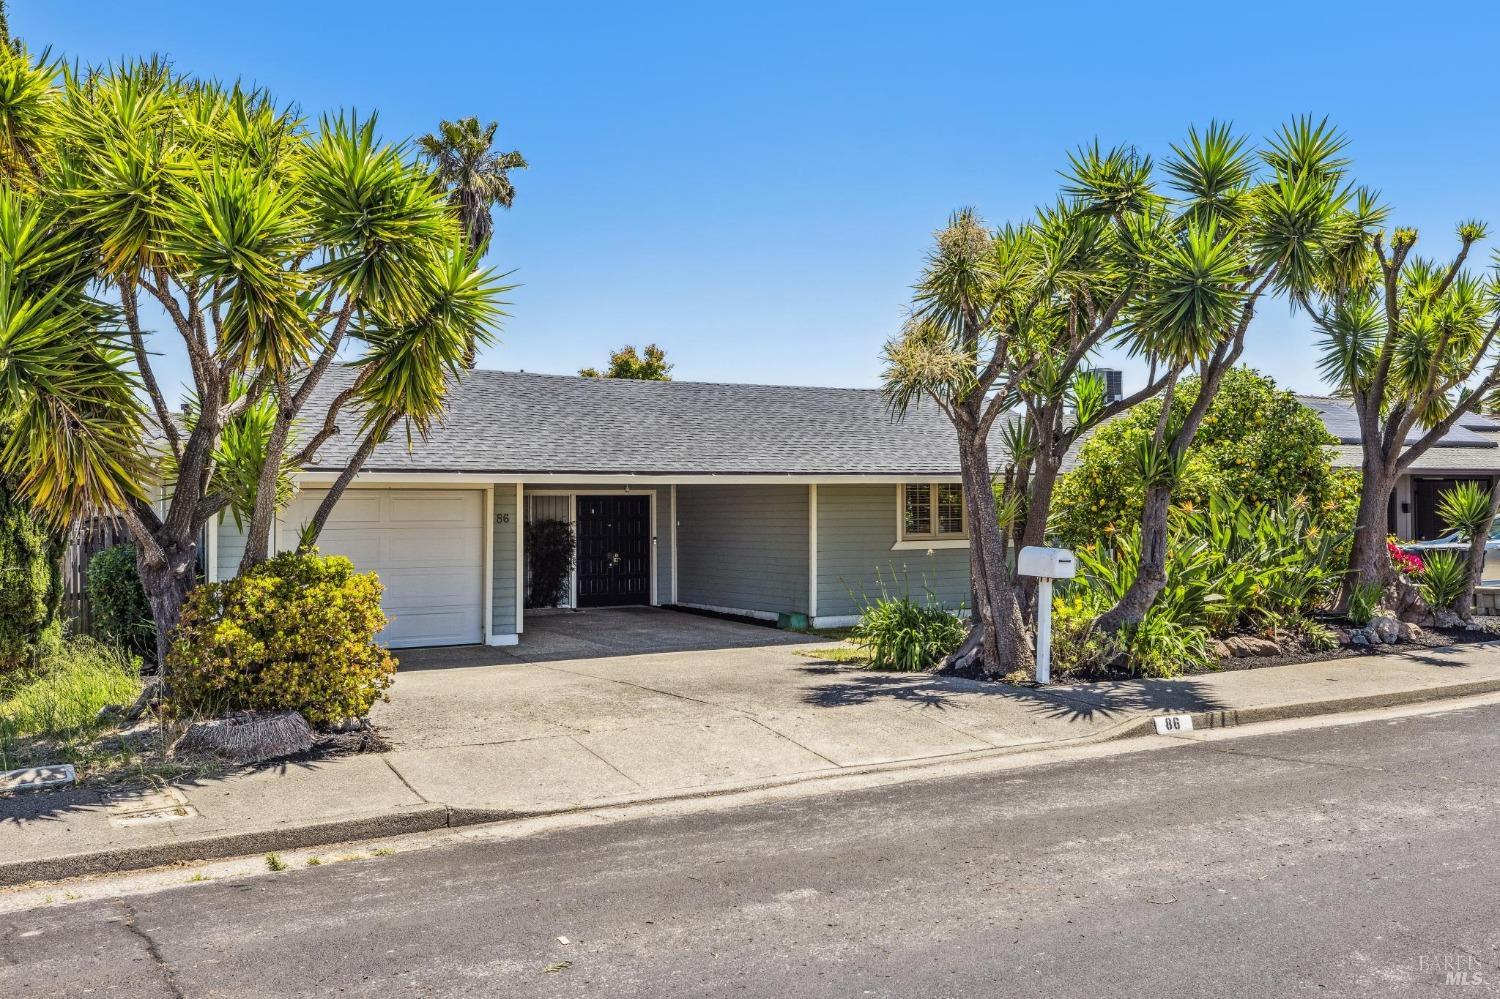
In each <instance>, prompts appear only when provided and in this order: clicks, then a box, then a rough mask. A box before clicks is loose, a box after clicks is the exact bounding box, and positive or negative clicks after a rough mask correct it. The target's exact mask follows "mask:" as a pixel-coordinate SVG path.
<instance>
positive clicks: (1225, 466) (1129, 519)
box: [1051, 367, 1359, 548]
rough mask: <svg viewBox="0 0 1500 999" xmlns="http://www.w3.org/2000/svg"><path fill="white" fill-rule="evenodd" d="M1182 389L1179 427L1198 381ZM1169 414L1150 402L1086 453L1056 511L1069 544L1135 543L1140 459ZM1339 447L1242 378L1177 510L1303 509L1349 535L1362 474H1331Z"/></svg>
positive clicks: (1212, 419) (1269, 385)
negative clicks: (1214, 505) (1126, 537)
mask: <svg viewBox="0 0 1500 999" xmlns="http://www.w3.org/2000/svg"><path fill="white" fill-rule="evenodd" d="M1181 388H1182V391H1180V392H1178V393H1176V394H1175V397H1174V399H1173V405H1174V406H1175V407H1176V408H1177V410H1178V412H1177V413H1175V414H1173V416H1172V417H1171V419H1174V420H1181V419H1182V418H1183V417H1184V416H1185V415H1186V410H1187V408H1188V406H1189V404H1190V402H1191V401H1192V400H1193V399H1195V398H1197V386H1196V385H1194V384H1192V381H1191V380H1188V381H1185V382H1184V384H1183V385H1182V386H1181ZM1161 410H1162V401H1161V400H1159V399H1156V400H1151V401H1149V402H1146V403H1144V404H1142V405H1141V406H1139V407H1137V408H1136V409H1135V410H1134V411H1132V412H1131V413H1129V414H1127V415H1125V416H1122V417H1120V418H1119V419H1118V420H1115V421H1113V422H1111V423H1109V424H1108V425H1106V426H1103V427H1100V428H1099V430H1098V431H1096V432H1095V433H1094V434H1093V435H1092V436H1090V437H1089V439H1088V440H1087V441H1086V442H1085V443H1084V444H1083V446H1082V448H1081V449H1080V450H1079V453H1078V462H1077V464H1076V466H1075V467H1074V468H1073V469H1072V470H1070V471H1069V472H1067V473H1066V474H1065V475H1063V477H1062V480H1061V482H1060V483H1059V484H1058V488H1057V495H1056V499H1055V501H1054V503H1053V516H1052V524H1051V532H1052V534H1053V535H1054V537H1055V538H1056V539H1057V540H1058V541H1059V542H1060V543H1061V544H1063V545H1064V546H1066V547H1069V548H1081V547H1083V546H1085V545H1090V544H1094V543H1096V542H1099V541H1103V540H1107V539H1109V538H1111V537H1113V536H1115V535H1123V534H1125V533H1128V532H1129V531H1130V529H1131V528H1132V526H1133V525H1134V524H1136V523H1137V522H1138V521H1139V520H1140V516H1141V508H1142V505H1143V503H1144V500H1145V486H1144V483H1143V482H1142V481H1141V477H1140V475H1139V470H1138V468H1137V467H1136V461H1135V456H1136V454H1138V453H1139V451H1140V449H1141V447H1142V446H1143V445H1144V444H1146V443H1147V442H1148V441H1150V440H1151V438H1152V436H1153V434H1154V433H1155V430H1156V426H1157V424H1158V423H1159V422H1160V419H1161ZM1337 443H1338V440H1337V439H1336V438H1335V437H1334V436H1333V435H1332V434H1330V433H1329V432H1328V430H1327V429H1326V428H1325V427H1324V426H1323V421H1322V419H1321V418H1320V417H1319V416H1318V414H1317V412H1315V411H1314V410H1312V409H1310V408H1309V407H1307V406H1304V405H1303V404H1302V403H1301V402H1299V401H1298V400H1297V397H1296V396H1295V395H1293V394H1292V393H1291V392H1288V391H1285V390H1283V389H1279V388H1277V387H1276V383H1275V382H1274V381H1272V380H1271V379H1270V378H1267V377H1265V376H1263V375H1260V374H1259V373H1257V372H1255V371H1252V370H1251V369H1249V368H1244V367H1238V368H1234V369H1232V370H1230V371H1228V372H1226V373H1225V375H1224V380H1223V382H1222V384H1221V385H1220V388H1219V392H1218V394H1217V395H1216V396H1215V397H1214V400H1213V403H1212V404H1211V405H1210V406H1209V407H1208V412H1207V413H1206V414H1205V416H1204V418H1203V425H1202V427H1201V428H1200V429H1199V431H1198V433H1197V434H1196V435H1194V438H1193V443H1192V446H1191V447H1189V448H1188V449H1187V452H1186V460H1185V461H1184V462H1183V465H1182V468H1181V470H1180V472H1179V474H1178V477H1177V481H1176V484H1175V487H1174V489H1173V494H1172V495H1173V501H1174V503H1175V504H1176V505H1177V506H1180V507H1182V508H1183V509H1189V510H1190V509H1194V508H1197V509H1202V508H1204V507H1206V506H1207V505H1208V503H1209V500H1210V498H1211V497H1235V499H1236V501H1237V502H1240V503H1243V504H1245V505H1246V506H1247V507H1248V508H1251V509H1253V508H1256V507H1259V506H1262V505H1278V506H1289V505H1291V504H1293V503H1298V504H1300V505H1302V506H1305V508H1306V509H1307V510H1308V511H1309V514H1310V516H1311V518H1312V521H1313V522H1314V523H1317V524H1318V525H1319V526H1320V527H1321V528H1322V529H1325V530H1327V531H1329V532H1332V533H1334V534H1337V535H1343V534H1346V533H1347V532H1349V531H1350V530H1352V529H1353V527H1354V512H1355V507H1356V505H1357V503H1358V497H1359V472H1358V471H1357V470H1355V469H1336V468H1334V467H1333V446H1334V445H1336V444H1337Z"/></svg>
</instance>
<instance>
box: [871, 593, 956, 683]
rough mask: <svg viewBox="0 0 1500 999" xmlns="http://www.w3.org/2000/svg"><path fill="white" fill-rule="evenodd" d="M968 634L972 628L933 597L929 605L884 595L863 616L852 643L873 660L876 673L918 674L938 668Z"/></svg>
mask: <svg viewBox="0 0 1500 999" xmlns="http://www.w3.org/2000/svg"><path fill="white" fill-rule="evenodd" d="M966 634H968V625H967V624H965V622H964V621H962V620H960V619H959V618H958V617H955V616H954V614H953V613H952V612H951V611H950V610H949V609H948V608H946V607H944V606H942V605H941V604H939V603H937V602H936V601H935V600H934V599H933V597H932V595H931V594H928V599H927V602H926V603H925V604H918V603H917V602H915V601H914V600H912V599H911V597H909V596H900V597H893V596H890V595H882V596H881V597H880V599H878V600H876V601H875V602H874V603H871V604H868V605H867V606H866V607H865V608H864V610H863V611H862V612H861V613H860V615H859V623H858V624H856V625H855V626H854V630H853V631H852V632H851V633H850V635H849V640H850V641H852V642H853V643H854V644H855V645H856V646H858V647H859V648H860V649H861V650H862V651H863V652H864V653H865V654H866V655H867V656H868V657H869V662H870V666H871V667H872V668H873V669H884V670H895V671H896V672H898V673H917V672H921V671H922V670H927V669H931V668H932V667H933V666H936V665H937V664H938V662H940V661H941V660H942V658H943V657H944V656H946V655H947V654H948V653H950V652H952V651H953V650H954V649H956V648H958V647H959V645H961V644H962V643H963V640H964V636H965V635H966Z"/></svg>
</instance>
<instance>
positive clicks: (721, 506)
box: [208, 371, 969, 646]
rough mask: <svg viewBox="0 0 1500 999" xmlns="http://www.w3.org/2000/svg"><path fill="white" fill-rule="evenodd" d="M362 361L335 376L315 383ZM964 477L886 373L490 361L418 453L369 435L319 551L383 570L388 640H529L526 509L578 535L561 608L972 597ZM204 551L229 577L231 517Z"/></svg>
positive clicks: (753, 608) (315, 495) (308, 498)
mask: <svg viewBox="0 0 1500 999" xmlns="http://www.w3.org/2000/svg"><path fill="white" fill-rule="evenodd" d="M349 377H350V373H349V372H347V371H341V372H337V373H330V377H329V378H327V379H325V383H324V385H322V386H320V389H319V391H320V393H332V392H335V391H337V390H338V389H339V388H340V387H342V386H343V385H345V384H347V382H348V379H349ZM317 411H319V410H318V407H317V404H316V403H314V404H313V405H311V406H309V412H317ZM357 423H358V421H357V419H348V420H346V421H345V424H346V425H348V426H351V427H353V426H356V425H357ZM352 444H353V442H352V441H351V440H350V435H347V434H345V435H341V436H339V437H335V438H334V439H332V440H331V441H329V443H328V444H327V445H326V446H325V447H324V448H323V452H322V454H320V456H319V462H318V464H316V465H313V466H310V467H309V468H307V469H305V470H304V472H303V473H302V475H301V476H300V478H299V486H300V488H299V492H298V494H297V496H296V498H295V499H294V500H293V501H292V502H291V503H290V504H289V505H288V507H287V509H286V510H284V511H283V512H282V514H281V516H280V518H279V519H278V521H277V524H276V529H275V533H274V537H273V543H274V544H275V546H276V547H277V548H278V549H281V548H288V547H292V546H294V545H295V544H296V541H297V534H298V528H299V527H300V526H301V525H302V524H303V523H305V522H306V521H307V520H308V519H309V518H310V517H311V515H312V512H313V510H314V509H316V506H317V504H318V502H319V500H320V499H321V498H322V491H321V490H320V489H319V486H320V485H324V484H326V483H328V482H331V481H332V479H333V478H334V476H335V474H336V473H337V470H338V469H339V468H340V467H341V465H342V463H343V462H344V460H345V459H346V457H347V454H348V450H349V449H350V448H351V447H352ZM958 481H959V479H958V454H957V448H956V446H955V443H954V438H953V430H952V427H951V426H950V425H949V424H948V422H947V420H946V419H945V418H944V417H943V416H942V414H941V413H939V412H938V411H937V410H936V409H935V408H934V407H932V406H930V405H928V406H922V407H919V408H918V409H917V410H916V411H914V412H913V413H911V414H910V415H909V416H908V417H907V418H906V419H905V420H901V421H895V420H893V419H892V418H891V416H890V413H889V411H888V409H887V407H886V404H885V402H884V400H883V399H882V397H881V395H880V393H879V392H878V391H875V390H866V389H829V388H797V387H789V386H774V385H715V384H699V383H693V382H648V381H627V380H612V379H598V378H575V377H564V376H553V375H535V374H525V373H510V372H499V371H475V372H472V373H469V374H467V375H465V376H464V378H463V379H462V381H461V382H459V383H458V384H456V385H455V386H454V388H453V390H452V393H451V396H450V399H449V405H448V411H447V414H446V417H445V419H444V421H443V423H442V425H441V426H438V427H436V428H434V430H433V432H432V434H431V436H430V437H429V438H428V439H427V440H426V441H421V440H416V441H414V442H413V444H412V447H411V450H410V451H408V449H407V443H406V438H405V435H404V434H402V433H400V431H398V432H397V433H396V434H395V435H393V437H392V439H391V440H390V441H389V442H387V443H386V444H384V445H382V446H381V447H379V448H377V449H376V451H375V453H374V455H372V456H371V458H370V460H369V462H368V463H367V464H366V466H365V469H364V471H363V472H362V473H361V474H360V476H359V477H358V479H357V480H356V481H355V482H354V484H353V485H352V486H351V487H350V488H349V490H348V492H347V493H346V495H345V496H344V497H343V498H342V499H341V500H340V501H339V504H338V506H337V507H336V508H335V511H334V515H333V517H332V519H331V520H330V522H329V524H328V526H327V528H326V529H325V530H324V532H323V535H322V538H321V539H320V542H319V547H320V548H321V549H322V550H323V551H324V552H332V553H339V554H344V555H348V556H349V557H350V558H351V559H353V560H354V562H355V564H356V565H358V566H359V567H360V568H363V569H373V570H375V571H376V572H378V573H379V574H380V578H381V581H382V582H383V583H384V584H385V587H386V598H385V606H386V610H387V613H389V614H390V615H391V617H392V618H393V622H392V624H391V627H390V628H389V629H387V631H386V632H385V634H384V636H383V637H384V640H386V641H388V642H389V643H390V644H391V645H393V646H413V645H443V644H466V643H475V642H487V643H489V644H491V645H509V644H514V643H516V642H517V641H519V640H520V636H521V635H522V634H524V632H525V627H526V616H527V614H529V613H537V612H536V611H528V610H526V609H525V608H524V606H523V603H524V591H525V581H526V553H525V550H524V547H525V546H524V525H525V523H526V522H527V521H529V520H532V519H542V518H557V519H562V520H567V521H569V522H571V523H572V524H573V527H574V531H575V533H576V537H577V548H578V558H577V567H576V569H575V571H574V573H573V579H572V581H571V583H570V586H569V596H568V599H567V600H566V601H565V603H566V604H567V605H568V606H573V607H578V608H588V607H604V606H616V605H628V604H651V605H677V606H683V607H690V608H697V609H704V610H711V611H720V612H724V613H729V614H737V615H745V616H749V617H754V618H763V619H766V620H775V619H776V618H777V616H778V615H780V614H785V613H800V614H805V615H807V617H808V618H809V620H810V621H811V622H812V624H813V625H815V626H819V627H836V626H840V625H846V624H852V623H853V622H854V620H855V619H856V617H857V615H858V613H859V610H860V607H861V603H862V601H863V599H864V597H865V596H866V595H870V596H873V595H875V594H877V593H878V592H879V589H880V586H881V584H882V583H884V585H885V586H887V587H889V589H890V590H891V591H892V592H895V593H902V592H908V591H909V592H910V593H911V594H912V595H913V596H914V597H916V598H918V599H923V596H924V591H928V590H930V591H931V593H932V594H933V597H934V599H936V600H939V601H941V602H943V603H945V604H948V605H951V606H954V607H957V606H960V605H964V604H967V603H968V601H969V561H968V560H969V554H968V540H967V538H968V531H967V527H968V524H967V518H966V515H965V512H964V504H963V497H962V493H961V491H960V488H959V485H958ZM208 546H209V548H210V552H209V557H208V563H209V565H210V566H211V570H210V578H224V577H227V576H229V575H232V574H233V572H234V571H235V568H236V566H237V565H238V562H239V556H240V553H241V551H242V550H243V539H242V537H241V536H240V535H239V533H238V532H237V530H236V528H235V525H234V521H233V518H229V517H226V518H223V519H221V520H220V521H219V522H218V523H217V524H216V525H215V530H213V531H211V532H210V534H209V538H208Z"/></svg>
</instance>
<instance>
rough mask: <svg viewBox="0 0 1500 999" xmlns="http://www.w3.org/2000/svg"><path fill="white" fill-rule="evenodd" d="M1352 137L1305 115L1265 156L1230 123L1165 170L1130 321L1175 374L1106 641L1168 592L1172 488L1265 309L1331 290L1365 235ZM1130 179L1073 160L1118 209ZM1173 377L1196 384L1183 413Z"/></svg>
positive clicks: (1198, 134)
mask: <svg viewBox="0 0 1500 999" xmlns="http://www.w3.org/2000/svg"><path fill="white" fill-rule="evenodd" d="M1345 144H1346V140H1345V139H1344V138H1343V136H1342V135H1340V134H1339V133H1338V132H1337V131H1336V130H1334V129H1333V128H1332V127H1330V126H1329V124H1328V123H1327V121H1326V120H1325V121H1321V122H1314V121H1312V120H1311V119H1306V118H1299V119H1296V120H1294V121H1292V122H1290V123H1288V124H1287V125H1285V126H1283V127H1282V128H1281V129H1280V130H1278V132H1277V133H1276V134H1275V135H1274V136H1273V137H1272V138H1271V139H1270V141H1269V142H1268V143H1267V144H1266V145H1265V147H1264V148H1263V149H1261V150H1260V151H1259V153H1258V154H1257V153H1256V152H1254V151H1253V150H1252V149H1251V148H1250V147H1249V145H1248V143H1247V142H1246V140H1244V139H1243V138H1241V137H1239V136H1236V135H1235V134H1234V132H1233V130H1232V129H1231V128H1230V127H1229V126H1228V125H1225V124H1222V123H1212V124H1210V125H1209V126H1208V127H1207V128H1205V129H1203V130H1201V131H1200V130H1198V129H1192V130H1190V131H1189V133H1188V138H1187V141H1186V142H1185V143H1183V144H1181V145H1174V146H1173V147H1172V156H1171V157H1170V158H1169V159H1168V160H1167V161H1166V163H1165V164H1164V169H1165V173H1166V174H1167V177H1168V185H1169V187H1170V189H1171V194H1169V195H1168V196H1167V197H1166V198H1165V199H1164V202H1163V205H1164V207H1163V208H1162V210H1161V211H1162V213H1163V214H1162V215H1161V216H1160V220H1159V221H1151V222H1150V223H1149V224H1150V225H1151V226H1152V227H1153V228H1155V229H1156V230H1157V231H1159V232H1160V233H1161V235H1162V236H1163V238H1162V239H1160V240H1159V241H1155V243H1154V246H1155V249H1153V250H1152V251H1151V256H1152V259H1151V261H1150V267H1149V271H1148V273H1147V274H1146V275H1145V277H1144V279H1143V284H1142V290H1141V294H1140V296H1139V297H1138V299H1136V300H1135V301H1133V302H1132V303H1131V305H1130V307H1129V308H1128V309H1127V312H1126V321H1127V323H1128V327H1129V330H1130V339H1129V343H1130V346H1131V348H1132V349H1133V350H1134V351H1135V352H1136V353H1138V354H1140V355H1143V356H1144V357H1146V358H1148V359H1149V360H1150V361H1151V362H1152V364H1153V366H1155V367H1157V368H1160V369H1164V370H1168V371H1170V372H1173V373H1174V374H1173V375H1172V377H1171V379H1170V380H1169V381H1168V383H1167V385H1166V387H1165V389H1164V393H1165V401H1164V403H1163V406H1162V416H1161V419H1160V421H1159V422H1158V424H1157V427H1156V431H1155V434H1154V436H1153V437H1152V439H1151V440H1150V441H1149V442H1147V443H1146V444H1145V445H1144V446H1143V448H1142V450H1141V453H1140V455H1139V457H1138V460H1139V463H1140V474H1141V477H1142V480H1143V484H1144V486H1145V499H1144V504H1143V507H1142V513H1141V541H1140V559H1139V565H1138V566H1137V569H1136V575H1135V579H1134V581H1133V582H1132V584H1131V586H1130V587H1129V589H1128V590H1127V591H1126V592H1125V593H1124V594H1123V595H1122V596H1121V597H1120V599H1119V600H1118V601H1117V602H1116V604H1115V605H1114V606H1113V607H1111V608H1110V609H1109V610H1108V611H1106V612H1105V613H1104V614H1103V615H1101V616H1100V618H1099V620H1098V622H1097V627H1098V628H1099V630H1100V631H1102V632H1103V633H1105V634H1111V635H1112V634H1116V633H1118V632H1120V631H1121V630H1122V629H1125V628H1128V627H1131V626H1134V625H1137V624H1139V623H1140V622H1141V621H1142V620H1143V619H1144V617H1145V615H1146V612H1147V611H1148V610H1149V609H1150V607H1151V605H1152V603H1154V602H1155V600H1156V597H1157V595H1158V594H1159V593H1160V592H1161V590H1162V589H1163V587H1164V586H1165V585H1166V582H1167V578H1166V557H1167V526H1168V525H1167V520H1168V510H1169V508H1170V505H1171V499H1172V489H1173V485H1174V483H1175V481H1176V478H1177V474H1178V472H1179V470H1180V469H1181V468H1182V465H1183V463H1184V462H1185V461H1186V459H1187V451H1188V448H1189V447H1191V445H1192V442H1193V439H1194V437H1195V436H1196V435H1197V432H1198V429H1199V427H1201V426H1202V423H1203V420H1204V418H1205V417H1206V416H1207V414H1208V409H1209V406H1210V405H1211V404H1212V403H1213V400H1214V398H1215V396H1216V395H1217V394H1218V391H1219V387H1220V385H1221V384H1222V382H1223V378H1224V375H1225V373H1226V372H1228V371H1229V370H1230V369H1231V368H1233V367H1234V365H1235V364H1236V363H1238V361H1239V359H1240V356H1241V355H1242V353H1243V352H1244V348H1245V340H1246V336H1247V334H1248V332H1249V330H1250V326H1251V323H1252V320H1253V319H1254V316H1255V310H1256V307H1257V306H1258V305H1259V303H1260V301H1261V299H1262V298H1263V297H1265V296H1266V295H1268V294H1272V293H1276V292H1280V293H1284V294H1287V295H1290V296H1293V297H1296V296H1302V295H1305V294H1307V293H1309V292H1310V291H1311V289H1313V288H1314V287H1316V286H1317V285H1318V283H1319V282H1320V281H1323V280H1326V277H1327V275H1328V274H1329V273H1330V270H1331V269H1332V268H1334V266H1335V264H1336V258H1337V253H1338V251H1339V250H1341V249H1342V248H1343V247H1345V246H1346V245H1347V242H1348V240H1349V238H1350V234H1351V233H1352V232H1354V231H1356V229H1357V226H1358V223H1359V221H1360V216H1359V214H1358V211H1357V209H1356V205H1359V204H1363V203H1364V202H1365V200H1366V199H1364V198H1362V197H1360V196H1359V194H1358V192H1356V191H1354V190H1353V188H1352V187H1351V186H1350V185H1349V183H1348V181H1347V179H1346V172H1347V167H1348V161H1347V160H1346V159H1344V158H1343V157H1342V155H1341V154H1342V150H1343V148H1344V146H1345ZM1131 176H1132V175H1131V174H1130V173H1129V172H1127V171H1122V170H1121V169H1120V168H1119V167H1118V166H1116V165H1114V164H1111V163H1110V162H1108V160H1107V159H1104V158H1101V157H1097V156H1092V155H1087V154H1085V155H1081V156H1079V157H1076V158H1075V160H1074V163H1073V170H1072V173H1071V176H1070V180H1069V187H1068V189H1067V190H1068V193H1070V194H1072V195H1073V196H1075V197H1078V198H1080V199H1082V200H1083V201H1084V202H1085V203H1086V204H1088V205H1091V206H1092V207H1093V210H1095V211H1097V212H1112V211H1114V210H1115V209H1114V205H1115V204H1116V203H1117V202H1118V201H1119V200H1120V198H1121V196H1122V192H1123V191H1128V190H1129V189H1130V187H1131V184H1130V183H1129V180H1130V178H1131ZM1178 372H1191V373H1193V374H1194V375H1195V376H1196V379H1195V382H1194V384H1195V385H1196V392H1195V396H1194V398H1193V399H1192V400H1191V402H1190V404H1189V405H1188V406H1187V409H1186V412H1185V413H1184V415H1182V416H1181V417H1180V419H1179V418H1178V417H1175V416H1173V415H1172V414H1173V413H1174V412H1175V411H1176V408H1175V407H1174V406H1173V405H1172V402H1173V398H1174V395H1175V393H1176V391H1177V387H1178V378H1177V374H1176V373H1178Z"/></svg>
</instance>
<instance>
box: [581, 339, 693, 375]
mask: <svg viewBox="0 0 1500 999" xmlns="http://www.w3.org/2000/svg"><path fill="white" fill-rule="evenodd" d="M578 373H579V374H580V375H582V376H583V377H585V378H633V379H635V380H636V381H643V382H669V381H671V380H672V365H671V364H668V363H667V352H666V351H664V350H662V349H661V348H660V347H658V346H657V345H656V344H654V343H648V344H646V348H645V350H642V351H641V352H640V353H637V352H636V349H635V347H634V346H632V345H630V344H626V345H625V346H623V347H621V348H620V349H619V350H617V351H615V352H613V353H612V354H610V355H609V367H607V368H605V369H604V371H603V372H602V373H601V372H600V371H599V369H598V368H580V369H579V370H578Z"/></svg>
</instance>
